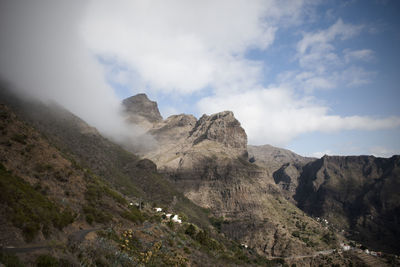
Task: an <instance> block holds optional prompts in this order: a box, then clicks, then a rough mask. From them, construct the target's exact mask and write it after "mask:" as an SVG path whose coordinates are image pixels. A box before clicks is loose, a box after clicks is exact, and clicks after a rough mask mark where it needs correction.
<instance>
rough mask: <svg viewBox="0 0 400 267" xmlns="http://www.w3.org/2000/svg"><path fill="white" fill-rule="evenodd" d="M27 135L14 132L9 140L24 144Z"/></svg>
mask: <svg viewBox="0 0 400 267" xmlns="http://www.w3.org/2000/svg"><path fill="white" fill-rule="evenodd" d="M26 139H27V136H26V135H25V134H14V135H13V136H12V137H11V140H13V141H15V142H18V143H20V144H23V145H26Z"/></svg>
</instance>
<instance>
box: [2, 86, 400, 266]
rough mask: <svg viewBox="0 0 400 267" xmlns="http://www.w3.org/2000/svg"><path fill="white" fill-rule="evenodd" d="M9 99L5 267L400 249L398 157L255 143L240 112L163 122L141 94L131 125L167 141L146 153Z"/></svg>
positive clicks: (299, 261)
mask: <svg viewBox="0 0 400 267" xmlns="http://www.w3.org/2000/svg"><path fill="white" fill-rule="evenodd" d="M0 100H1V103H0V117H1V123H0V131H1V137H0V163H1V165H0V189H1V192H2V194H1V196H0V214H1V216H0V222H1V224H0V246H1V249H0V263H3V264H5V266H23V265H24V264H26V265H28V266H31V265H34V264H36V265H38V266H79V265H85V266H110V265H112V264H116V265H117V266H138V265H139V266H276V265H280V264H289V265H291V264H296V265H297V266H319V265H323V266H326V265H336V266H337V265H339V266H354V265H356V266H359V265H360V266H361V265H363V264H365V265H367V266H371V265H380V266H385V265H386V264H387V263H388V260H387V259H386V258H376V257H375V258H373V256H365V254H363V253H362V252H360V250H357V251H355V252H352V251H349V252H346V253H338V252H337V249H338V248H340V246H339V243H341V242H348V240H346V237H345V236H343V235H344V234H347V235H348V236H351V237H352V238H354V239H357V240H360V241H362V242H363V244H366V245H368V246H369V247H370V248H374V249H376V250H380V249H386V250H387V251H390V252H395V253H397V250H396V249H397V248H398V246H397V244H396V242H395V240H396V239H398V230H397V229H399V228H398V214H399V212H398V203H399V202H400V201H399V199H398V196H399V194H398V177H399V168H398V166H399V158H398V157H393V158H391V159H377V158H374V157H324V158H322V159H312V158H304V157H301V156H299V155H297V154H295V153H293V152H290V151H288V150H284V149H280V148H275V147H272V146H268V145H266V146H260V147H254V146H248V145H247V136H246V133H245V131H244V129H243V128H242V127H241V125H240V122H239V121H238V120H237V119H236V118H235V117H234V114H233V113H232V112H230V111H224V112H220V113H216V114H212V115H203V116H202V117H201V118H199V119H196V118H195V117H194V116H192V115H186V114H180V115H173V116H170V117H169V118H167V119H165V120H164V119H163V118H162V117H161V115H160V113H159V111H158V108H157V103H155V102H153V101H151V100H149V99H148V98H147V96H146V95H144V94H140V95H137V96H133V97H130V98H128V99H127V100H125V101H124V102H123V104H124V107H125V116H126V119H127V121H129V122H131V123H134V124H135V125H140V127H141V128H143V129H146V131H147V134H148V135H149V136H151V138H154V140H156V141H157V145H156V146H152V147H150V148H149V147H147V148H146V149H144V150H141V151H140V153H139V155H138V156H137V155H134V154H132V153H131V152H128V151H127V150H125V149H124V148H123V147H121V146H120V145H117V144H115V143H113V142H111V141H110V140H108V139H106V138H104V137H103V136H102V135H101V134H100V133H99V132H98V131H97V130H96V129H95V128H93V127H91V126H90V125H88V124H86V123H85V122H84V121H82V120H81V119H80V118H78V117H76V116H75V115H73V114H71V113H70V112H69V111H67V110H65V109H64V108H62V107H60V106H58V105H56V104H43V103H40V102H35V101H31V100H23V99H21V98H19V97H16V96H15V95H13V94H12V93H10V92H9V91H7V90H2V91H0ZM122 145H124V144H122ZM125 145H126V144H125ZM133 147H134V146H130V145H129V144H128V145H126V147H125V148H126V149H128V150H131V151H136V150H134V149H132V148H133ZM135 149H137V147H135ZM155 207H162V209H163V212H164V211H165V212H166V213H170V214H177V215H178V216H179V217H180V218H181V220H182V223H176V222H173V221H172V220H171V219H169V218H168V217H166V214H165V213H162V212H161V213H160V212H157V211H156V210H155ZM300 208H301V209H300ZM310 215H311V216H310ZM315 216H319V217H321V218H324V219H328V220H329V224H328V223H326V222H324V221H321V220H318V219H316V218H315ZM342 229H343V230H344V231H343V232H342V231H341V230H342ZM382 229H384V230H382ZM390 235H391V236H390ZM379 238H380V239H379ZM379 240H380V241H379ZM360 253H361V254H360ZM389 261H390V262H392V263H393V264H395V263H396V259H395V258H390V260H389ZM43 264H48V265H43ZM49 264H50V265H49Z"/></svg>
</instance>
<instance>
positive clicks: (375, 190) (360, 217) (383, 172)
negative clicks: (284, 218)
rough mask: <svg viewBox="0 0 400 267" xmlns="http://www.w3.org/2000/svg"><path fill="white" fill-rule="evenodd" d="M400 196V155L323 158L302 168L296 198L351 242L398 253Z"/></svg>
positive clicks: (306, 208)
mask: <svg viewBox="0 0 400 267" xmlns="http://www.w3.org/2000/svg"><path fill="white" fill-rule="evenodd" d="M399 192H400V157H399V156H393V157H391V158H375V157H373V156H358V157H357V156H348V157H340V156H324V157H323V158H321V159H319V160H316V161H314V162H311V163H309V164H307V165H306V166H304V168H303V171H302V174H301V176H300V177H299V186H298V188H297V190H296V195H295V196H294V199H295V200H296V201H297V202H298V205H299V207H300V208H302V209H303V210H304V211H306V212H307V213H309V214H312V215H313V216H319V217H324V218H326V219H328V221H329V222H331V223H332V224H333V225H334V226H335V227H337V229H343V230H344V231H346V232H347V235H348V236H349V237H351V238H352V239H356V240H359V241H361V242H362V243H363V244H365V245H367V246H368V247H371V248H373V249H375V250H384V251H387V252H391V253H395V254H400V246H399V243H398V240H399V239H400V232H399V229H400V217H399V216H400V194H399Z"/></svg>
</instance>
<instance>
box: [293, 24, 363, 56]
mask: <svg viewBox="0 0 400 267" xmlns="http://www.w3.org/2000/svg"><path fill="white" fill-rule="evenodd" d="M362 28H363V26H361V25H352V24H346V23H344V22H343V21H342V19H338V20H337V21H336V23H335V24H333V25H332V26H330V27H329V28H328V29H326V30H320V31H318V32H313V33H304V34H303V38H302V40H301V41H300V42H299V43H298V44H297V51H298V52H299V53H300V54H301V55H305V54H307V53H309V52H310V50H313V49H314V50H317V51H330V50H331V49H332V46H330V45H328V44H329V43H330V42H332V41H333V40H335V39H336V38H339V39H341V40H346V39H349V38H350V37H353V36H355V35H356V34H358V33H360V31H361V29H362Z"/></svg>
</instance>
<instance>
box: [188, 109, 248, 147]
mask: <svg viewBox="0 0 400 267" xmlns="http://www.w3.org/2000/svg"><path fill="white" fill-rule="evenodd" d="M190 136H191V137H193V138H194V141H193V144H194V145H195V144H197V143H200V142H201V141H203V140H205V139H208V140H211V141H216V142H218V143H221V144H223V145H224V146H226V147H230V148H237V149H244V150H245V149H247V135H246V132H245V131H244V129H243V128H242V127H241V125H240V123H239V121H238V120H237V119H236V118H235V117H234V115H233V112H232V111H224V112H220V113H216V114H213V115H211V116H207V115H203V116H202V117H201V118H200V119H199V120H198V121H197V123H196V125H195V127H194V128H193V129H192V131H191V132H190Z"/></svg>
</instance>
